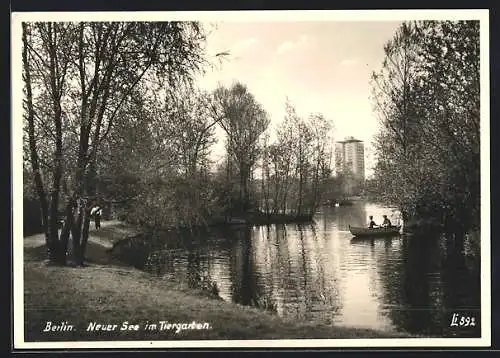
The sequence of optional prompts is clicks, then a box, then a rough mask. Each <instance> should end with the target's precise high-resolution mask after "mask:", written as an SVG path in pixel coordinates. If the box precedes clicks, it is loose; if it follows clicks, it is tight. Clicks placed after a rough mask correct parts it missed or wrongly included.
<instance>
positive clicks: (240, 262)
mask: <svg viewBox="0 0 500 358" xmlns="http://www.w3.org/2000/svg"><path fill="white" fill-rule="evenodd" d="M235 235H236V236H237V237H236V241H235V243H234V246H233V255H232V262H231V284H232V285H231V292H232V300H233V302H236V303H239V304H242V305H247V306H250V305H254V306H255V305H258V302H259V298H260V288H259V286H258V283H257V275H256V269H255V264H254V262H253V259H254V255H253V251H252V228H251V227H245V228H242V229H241V230H238V231H236V232H235Z"/></svg>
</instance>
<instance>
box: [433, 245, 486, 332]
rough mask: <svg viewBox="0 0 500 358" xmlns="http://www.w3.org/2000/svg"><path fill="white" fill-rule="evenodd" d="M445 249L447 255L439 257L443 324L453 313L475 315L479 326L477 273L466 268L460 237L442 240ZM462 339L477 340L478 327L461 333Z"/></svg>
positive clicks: (471, 267) (479, 301)
mask: <svg viewBox="0 0 500 358" xmlns="http://www.w3.org/2000/svg"><path fill="white" fill-rule="evenodd" d="M442 241H443V242H444V245H445V247H446V251H445V252H446V255H443V257H442V262H443V264H442V267H443V269H442V277H443V306H444V310H445V311H444V312H443V316H444V317H443V320H446V321H447V322H449V321H450V319H451V316H452V314H453V312H456V313H462V312H463V313H464V314H465V315H467V316H471V315H474V316H475V317H476V323H479V317H480V306H481V276H480V269H479V267H478V266H475V265H472V266H471V265H468V264H467V257H466V256H465V255H464V253H463V249H464V247H463V240H462V238H461V237H459V238H458V244H457V240H454V238H453V237H452V236H447V237H444V238H442ZM459 333H460V335H462V336H471V335H472V336H479V334H480V326H479V324H478V325H477V326H476V327H474V328H469V329H461V330H460V332H459Z"/></svg>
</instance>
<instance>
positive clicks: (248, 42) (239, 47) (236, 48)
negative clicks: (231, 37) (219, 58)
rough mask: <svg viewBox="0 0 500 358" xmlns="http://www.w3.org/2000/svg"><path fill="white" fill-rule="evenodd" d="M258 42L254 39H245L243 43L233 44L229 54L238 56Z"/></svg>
mask: <svg viewBox="0 0 500 358" xmlns="http://www.w3.org/2000/svg"><path fill="white" fill-rule="evenodd" d="M258 42H259V40H257V39H256V38H255V37H249V38H246V39H244V40H243V41H239V42H237V43H235V44H234V45H233V47H232V48H231V53H232V54H234V55H240V54H242V53H244V52H246V51H248V50H250V49H251V48H252V47H254V46H255V45H257V43H258Z"/></svg>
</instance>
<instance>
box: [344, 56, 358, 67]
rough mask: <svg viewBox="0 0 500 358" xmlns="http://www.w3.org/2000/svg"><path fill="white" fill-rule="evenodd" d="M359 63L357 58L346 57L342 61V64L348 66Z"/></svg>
mask: <svg viewBox="0 0 500 358" xmlns="http://www.w3.org/2000/svg"><path fill="white" fill-rule="evenodd" d="M357 63H358V59H357V58H346V59H344V60H342V61H341V62H340V65H341V66H346V67H348V66H353V65H355V64H357Z"/></svg>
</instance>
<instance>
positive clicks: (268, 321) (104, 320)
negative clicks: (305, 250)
mask: <svg viewBox="0 0 500 358" xmlns="http://www.w3.org/2000/svg"><path fill="white" fill-rule="evenodd" d="M103 230H106V231H103ZM129 230H130V231H129ZM131 230H133V228H132V227H130V226H127V225H124V224H123V223H120V222H111V223H110V222H106V223H103V227H102V229H101V230H100V232H96V231H95V230H93V229H92V230H91V233H90V237H89V247H88V251H87V255H86V256H87V259H88V260H87V262H88V264H87V266H85V267H71V266H64V267H60V266H49V265H47V264H46V263H45V260H44V259H45V249H44V242H43V243H42V245H34V244H33V243H34V242H38V243H40V239H39V238H38V239H34V238H33V237H28V238H26V239H25V248H24V254H25V258H24V277H25V279H24V283H25V288H24V296H25V307H24V311H25V318H26V320H25V327H24V328H25V340H26V341H33V342H34V341H67V340H71V341H78V340H80V341H82V340H83V341H103V340H172V339H173V340H203V339H243V340H244V339H252V340H254V339H314V338H317V339H332V338H408V337H415V336H411V335H409V334H406V333H401V332H381V331H376V330H371V329H364V328H346V327H339V326H333V325H331V324H326V323H324V322H323V323H321V322H306V321H304V322H302V321H297V320H293V319H286V318H282V317H278V316H277V315H276V314H272V313H270V312H267V311H265V310H262V309H259V308H254V307H248V306H242V305H238V304H235V303H232V302H227V301H224V300H222V299H216V298H215V297H214V296H212V295H211V294H210V293H209V292H207V291H206V290H203V289H194V288H190V287H188V285H187V283H182V282H173V281H168V280H163V279H158V277H155V276H154V275H151V274H149V273H147V272H143V271H141V270H139V269H135V268H133V267H131V266H130V265H127V264H124V263H122V262H120V261H117V260H115V259H114V258H113V257H112V255H110V254H109V252H108V251H107V249H109V247H110V246H112V244H113V239H116V238H117V237H120V236H122V237H123V235H124V233H126V232H132V231H131ZM103 234H104V236H106V238H107V242H108V244H106V238H103ZM41 236H42V238H43V235H41ZM26 243H27V244H26ZM103 244H104V245H103ZM61 282H65V284H64V285H61ZM193 321H194V322H195V324H192V323H193ZM47 322H51V323H50V327H49V330H48V331H46V332H44V330H45V329H46V328H47V324H48V323H47ZM124 322H128V323H127V324H126V325H127V329H123V330H122V328H123V327H122V326H123V324H124ZM160 322H164V323H163V326H161V323H160ZM165 322H169V323H171V324H173V323H176V322H177V323H179V324H180V323H182V324H184V325H188V326H185V328H186V327H187V328H186V329H184V328H181V326H179V329H180V331H179V332H176V330H177V329H173V328H172V329H167V328H166V327H167V323H165ZM91 323H94V324H96V325H97V324H101V325H102V326H100V328H99V329H98V330H95V329H94V330H92V329H91V330H87V329H88V327H89V325H90V324H91ZM152 323H154V324H155V325H156V329H147V328H146V327H149V326H148V325H150V324H152ZM197 323H202V326H199V325H198V326H197V325H196V324H197ZM204 323H208V324H209V326H210V328H207V329H204V328H201V329H197V328H196V327H203V324H204ZM189 324H192V327H195V328H194V329H191V328H189V327H190V326H189ZM68 325H69V326H73V328H72V329H68V327H69V326H68ZM109 325H110V327H111V328H112V329H110V330H101V328H102V327H108V326H109ZM115 326H116V327H115ZM130 326H133V327H132V328H131V327H130ZM151 327H152V326H151ZM160 327H163V329H160ZM183 327H184V326H183ZM113 328H114V329H113ZM135 328H137V330H136V329H135ZM174 328H175V327H174ZM51 329H56V331H52V330H51ZM65 329H67V330H65Z"/></svg>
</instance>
